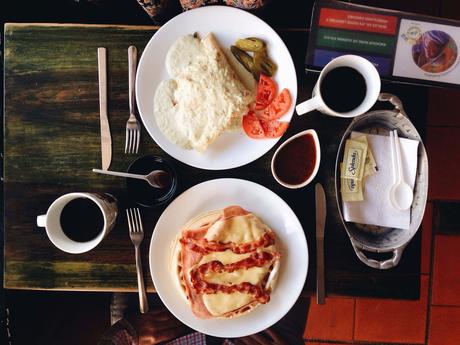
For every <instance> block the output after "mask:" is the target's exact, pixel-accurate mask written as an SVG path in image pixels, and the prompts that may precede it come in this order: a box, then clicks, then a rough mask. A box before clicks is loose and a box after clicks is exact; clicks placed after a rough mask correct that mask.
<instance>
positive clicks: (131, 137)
mask: <svg viewBox="0 0 460 345" xmlns="http://www.w3.org/2000/svg"><path fill="white" fill-rule="evenodd" d="M128 134H129V135H128V138H129V141H128V153H131V150H132V149H131V147H132V146H133V131H132V130H131V129H129V131H128Z"/></svg>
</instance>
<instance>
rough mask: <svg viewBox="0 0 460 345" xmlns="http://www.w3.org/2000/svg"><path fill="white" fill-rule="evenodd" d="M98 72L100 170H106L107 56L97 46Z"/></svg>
mask: <svg viewBox="0 0 460 345" xmlns="http://www.w3.org/2000/svg"><path fill="white" fill-rule="evenodd" d="M97 61H98V72H99V112H100V120H101V152H102V170H108V169H109V167H110V162H111V160H112V138H111V136H110V127H109V119H108V113H107V57H106V49H105V48H102V47H101V48H97Z"/></svg>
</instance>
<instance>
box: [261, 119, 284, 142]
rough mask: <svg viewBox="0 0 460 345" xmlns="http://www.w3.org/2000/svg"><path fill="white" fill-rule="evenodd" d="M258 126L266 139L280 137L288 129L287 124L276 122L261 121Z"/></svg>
mask: <svg viewBox="0 0 460 345" xmlns="http://www.w3.org/2000/svg"><path fill="white" fill-rule="evenodd" d="M260 124H261V125H262V128H263V130H264V133H265V137H266V138H278V137H280V136H282V135H283V134H284V132H286V129H287V128H288V127H289V122H286V121H278V120H271V121H264V120H261V121H260Z"/></svg>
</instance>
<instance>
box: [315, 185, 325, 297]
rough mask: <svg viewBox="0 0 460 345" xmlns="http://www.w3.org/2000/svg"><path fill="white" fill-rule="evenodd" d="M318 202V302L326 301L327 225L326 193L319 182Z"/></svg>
mask: <svg viewBox="0 0 460 345" xmlns="http://www.w3.org/2000/svg"><path fill="white" fill-rule="evenodd" d="M315 202H316V301H317V303H318V304H324V303H325V295H326V291H325V284H324V227H325V225H326V195H325V193H324V189H323V186H322V185H321V184H320V183H317V184H316V186H315Z"/></svg>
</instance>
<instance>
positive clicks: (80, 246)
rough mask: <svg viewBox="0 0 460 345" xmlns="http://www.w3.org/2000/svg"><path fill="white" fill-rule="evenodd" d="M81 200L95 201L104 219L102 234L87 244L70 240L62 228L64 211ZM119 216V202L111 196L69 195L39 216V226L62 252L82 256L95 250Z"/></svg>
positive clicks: (60, 198)
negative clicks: (76, 200)
mask: <svg viewBox="0 0 460 345" xmlns="http://www.w3.org/2000/svg"><path fill="white" fill-rule="evenodd" d="M79 198H87V199H89V200H91V201H93V202H94V203H95V204H96V205H97V206H99V209H100V210H101V213H102V216H103V218H104V226H103V228H102V230H101V232H100V233H99V234H98V235H97V236H96V237H95V238H93V239H92V240H90V241H87V242H77V241H74V240H72V239H70V238H69V237H68V236H67V235H66V234H65V233H64V231H63V230H62V227H61V212H62V210H63V209H64V207H65V206H66V205H67V204H68V203H69V202H70V201H72V200H75V199H79ZM117 214H118V208H117V201H116V199H115V198H114V197H113V196H111V195H110V194H96V193H69V194H65V195H63V196H61V197H59V198H57V199H56V200H55V201H54V202H53V203H52V204H51V206H50V207H49V208H48V211H47V212H46V215H41V216H38V217H37V225H38V226H39V227H44V228H46V234H47V235H48V238H49V239H50V241H51V242H52V243H53V244H54V245H55V246H56V247H58V248H59V249H60V250H62V251H64V252H67V253H71V254H80V253H84V252H87V251H89V250H91V249H93V248H94V247H96V246H97V245H98V244H99V243H100V242H101V241H102V240H103V239H104V237H105V236H107V234H108V233H109V232H110V230H112V228H113V226H114V225H115V220H116V218H117Z"/></svg>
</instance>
